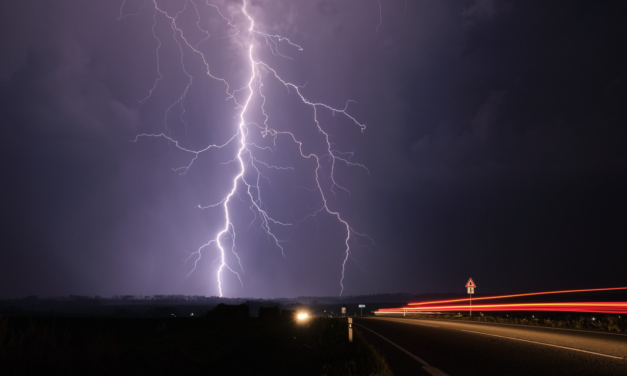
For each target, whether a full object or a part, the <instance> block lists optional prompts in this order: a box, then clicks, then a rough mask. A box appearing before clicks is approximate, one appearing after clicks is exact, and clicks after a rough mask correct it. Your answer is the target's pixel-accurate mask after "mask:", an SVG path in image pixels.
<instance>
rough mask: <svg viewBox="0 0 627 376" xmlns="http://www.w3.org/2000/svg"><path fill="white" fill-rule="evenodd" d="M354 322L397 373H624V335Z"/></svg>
mask: <svg viewBox="0 0 627 376" xmlns="http://www.w3.org/2000/svg"><path fill="white" fill-rule="evenodd" d="M354 323H355V328H356V329H357V330H360V331H361V332H362V333H363V334H364V335H365V336H366V338H367V340H368V341H369V342H370V343H372V344H374V345H375V347H377V348H378V349H379V350H380V351H381V352H382V353H383V354H384V355H385V356H386V357H387V359H388V362H389V364H390V366H391V368H392V370H393V371H394V374H395V375H432V376H436V375H440V376H444V375H449V376H462V375H482V376H487V375H499V376H504V375H507V376H509V375H512V376H513V375H525V376H529V375H568V376H574V375H594V376H597V375H599V376H600V375H613V376H619V375H627V335H623V334H611V333H598V332H589V331H580V330H568V329H554V328H540V327H528V326H521V325H503V324H492V323H478V322H463V321H452V320H427V319H403V318H359V317H357V318H354ZM382 337H383V338H382Z"/></svg>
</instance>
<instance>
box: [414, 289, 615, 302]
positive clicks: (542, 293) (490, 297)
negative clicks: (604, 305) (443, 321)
mask: <svg viewBox="0 0 627 376" xmlns="http://www.w3.org/2000/svg"><path fill="white" fill-rule="evenodd" d="M616 290H627V287H610V288H602V289H583V290H560V291H544V292H529V293H525V294H513V295H496V296H483V297H480V298H473V299H472V300H488V299H505V298H518V297H521V296H535V295H549V294H568V293H577V292H593V291H616ZM464 301H468V298H462V299H451V300H434V301H429V302H418V303H408V304H407V305H410V306H411V305H426V304H440V303H455V302H464Z"/></svg>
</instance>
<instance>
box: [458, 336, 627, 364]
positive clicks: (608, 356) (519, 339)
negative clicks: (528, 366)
mask: <svg viewBox="0 0 627 376" xmlns="http://www.w3.org/2000/svg"><path fill="white" fill-rule="evenodd" d="M458 330H459V331H461V332H468V333H475V334H483V335H484V336H490V337H499V338H507V339H513V340H515V341H521V342H529V343H535V344H537V345H544V346H550V347H558V348H560V349H566V350H572V351H579V352H584V353H587V354H593V355H599V356H605V357H607V358H614V359H620V360H625V358H623V357H620V356H614V355H608V354H601V353H598V352H594V351H588V350H582V349H576V348H574V347H566V346H560V345H553V344H550V343H545V342H537V341H531V340H528V339H521V338H515V337H507V336H501V335H498V334H488V333H483V332H475V331H472V330H464V329H458Z"/></svg>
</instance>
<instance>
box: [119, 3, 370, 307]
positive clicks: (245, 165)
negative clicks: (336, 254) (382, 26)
mask: <svg viewBox="0 0 627 376" xmlns="http://www.w3.org/2000/svg"><path fill="white" fill-rule="evenodd" d="M147 2H148V0H147ZM125 3H126V0H124V2H123V3H122V6H121V7H120V17H119V18H118V20H123V19H124V18H126V17H127V16H129V15H124V13H123V10H124V8H125ZM150 3H151V4H152V8H153V11H154V13H153V24H152V35H153V37H154V38H155V40H156V41H157V48H156V52H155V53H156V56H157V61H156V63H157V78H156V80H155V81H154V84H153V86H152V88H151V89H150V90H148V94H147V95H146V97H145V98H143V99H142V100H141V101H140V103H141V104H142V105H143V104H144V103H145V102H146V101H148V100H150V99H151V97H152V96H153V93H154V92H155V91H156V90H157V88H158V87H159V85H160V82H161V81H162V80H163V78H164V74H163V73H162V70H161V65H160V56H161V54H162V51H161V47H162V45H163V42H162V40H161V37H159V36H158V34H157V32H156V31H155V30H156V25H157V22H160V21H161V20H162V21H164V22H166V23H167V24H168V25H169V27H170V28H171V31H172V39H173V40H174V41H175V43H176V44H177V46H178V52H179V54H180V65H181V67H182V71H183V73H184V74H185V76H186V77H187V82H186V85H185V87H184V89H183V90H182V91H181V92H180V95H179V97H178V99H177V100H176V101H174V102H173V103H171V105H170V106H169V107H168V108H167V109H166V110H165V114H164V124H165V126H164V128H165V129H164V131H163V132H161V133H143V134H138V135H137V136H136V137H135V138H134V140H132V141H133V142H138V141H139V140H140V139H143V138H158V139H164V140H165V141H166V142H167V144H168V146H169V147H171V148H172V147H173V148H175V149H177V150H179V151H182V152H184V153H186V154H188V155H189V156H190V159H189V163H187V164H185V165H182V166H179V167H177V168H173V170H174V171H176V172H178V173H180V174H186V173H187V172H188V171H189V170H190V169H191V168H192V167H193V165H194V162H195V161H196V160H197V159H198V157H199V156H200V155H201V154H203V153H206V152H209V151H211V150H213V149H222V148H225V147H226V146H229V145H237V149H236V151H235V153H234V155H233V157H232V159H231V160H230V161H228V162H227V163H234V164H236V165H237V171H236V173H235V174H234V176H232V178H231V180H230V189H229V190H228V192H226V194H225V196H223V198H222V199H221V200H220V201H219V202H216V203H213V204H210V205H206V206H202V205H198V207H199V208H200V209H220V211H221V212H222V215H223V219H222V225H221V227H220V228H219V229H218V230H217V231H216V232H215V233H214V234H213V236H211V238H210V239H209V240H208V241H207V242H206V243H205V244H202V245H201V246H200V247H199V248H198V249H197V250H196V251H194V252H192V253H190V254H189V257H188V258H187V259H186V261H189V260H193V267H192V269H191V270H190V272H189V273H190V274H191V273H192V272H194V270H195V269H196V267H197V265H198V262H199V261H200V260H201V259H202V256H203V254H204V253H205V251H206V250H207V249H209V248H210V247H214V248H215V250H217V257H216V258H215V259H214V261H213V263H212V265H215V263H218V266H217V272H216V282H217V288H218V291H219V295H220V296H223V294H224V289H225V286H224V283H225V282H224V273H225V272H230V273H232V274H234V275H235V276H237V278H238V279H239V281H240V283H241V284H242V286H243V282H242V278H241V274H240V273H243V272H244V268H243V267H242V259H241V257H240V256H239V254H238V252H237V249H236V242H235V240H236V227H235V225H234V222H233V215H234V214H233V210H232V204H233V201H234V200H235V199H236V198H238V199H240V200H244V201H245V202H247V203H248V204H249V208H250V210H251V211H252V213H253V215H254V219H253V221H252V222H251V225H252V224H253V223H254V222H255V221H256V220H259V222H260V223H261V229H262V230H263V231H264V233H265V234H266V235H267V237H268V239H269V240H270V241H271V242H272V243H273V244H274V245H275V246H276V247H277V248H278V249H280V251H281V254H282V255H283V257H285V250H284V246H283V243H285V242H286V241H287V240H286V239H283V238H282V237H280V236H279V235H278V233H279V232H278V230H279V229H280V228H290V227H291V228H295V227H296V226H298V225H299V224H301V223H303V222H304V221H306V220H308V219H310V218H315V217H316V216H318V215H320V214H323V213H324V214H327V215H329V216H331V217H333V218H335V220H336V221H337V223H338V225H339V226H341V228H343V229H344V231H345V236H344V241H343V245H342V249H343V251H342V252H343V257H342V264H341V273H340V275H339V289H340V291H339V294H340V295H342V293H343V292H344V280H345V277H346V264H347V262H348V261H349V259H351V258H352V254H351V251H352V249H351V243H353V242H354V239H355V238H356V237H363V238H366V239H368V240H369V241H371V242H372V239H371V238H370V237H369V236H368V235H366V234H363V233H359V232H356V231H355V230H354V229H353V228H352V227H351V226H350V224H349V223H348V222H347V221H346V219H344V217H343V216H342V215H341V213H340V212H339V210H337V209H333V208H332V207H331V205H330V203H329V197H328V195H329V194H333V195H334V197H335V196H337V194H338V193H340V192H344V193H347V194H350V192H349V190H348V189H347V188H346V187H344V186H342V185H340V184H339V183H338V181H337V180H336V178H335V175H336V168H337V165H338V164H343V165H345V166H347V167H357V168H360V169H363V170H364V171H365V172H367V173H368V174H370V172H369V171H368V169H367V168H366V166H364V165H363V164H361V163H357V162H353V161H352V158H353V153H352V152H342V151H339V150H336V149H335V148H334V147H333V144H332V142H331V141H330V134H329V133H328V132H326V131H325V130H324V128H323V126H322V124H321V122H320V120H319V114H320V112H321V111H326V112H329V113H330V114H332V115H340V116H343V117H344V118H345V119H347V120H348V121H349V122H350V123H352V124H353V125H354V126H356V127H358V129H360V130H361V131H362V132H363V131H364V130H365V129H366V125H365V124H364V123H362V122H360V121H358V120H357V119H356V118H355V117H354V116H353V115H352V114H351V113H350V112H349V105H351V104H354V103H355V102H354V101H352V100H348V101H346V103H345V105H344V107H334V106H331V105H328V104H325V103H322V102H316V101H311V100H309V99H308V98H307V97H306V96H305V95H304V94H303V90H304V87H302V86H299V85H296V84H294V83H292V82H289V81H287V80H285V79H283V78H282V77H281V75H280V74H279V72H278V71H277V70H276V69H275V68H273V67H272V66H271V65H270V64H269V63H267V62H265V61H262V60H261V58H260V57H259V56H260V54H259V53H258V50H260V49H261V48H267V49H268V50H269V51H270V53H271V54H272V55H273V56H275V57H280V58H286V59H291V57H289V56H287V55H286V54H285V52H282V51H280V49H279V47H280V46H285V47H286V48H288V49H293V50H296V51H302V50H303V47H301V46H300V45H298V44H296V43H295V42H293V41H291V40H290V39H289V38H287V37H284V36H281V35H277V34H271V33H267V32H265V31H262V29H261V28H260V27H259V26H258V25H257V22H256V21H255V19H254V17H253V15H252V14H251V13H250V9H249V4H248V2H247V1H245V0H244V1H243V2H242V3H240V4H239V5H237V6H235V8H236V9H235V10H234V11H233V12H231V14H230V16H229V17H227V16H225V14H228V12H226V11H224V10H221V9H220V7H218V6H217V5H215V4H213V3H210V2H209V0H205V1H204V2H203V1H200V0H198V1H194V0H185V1H184V6H183V8H182V9H180V10H179V11H178V12H172V11H167V10H165V9H164V8H163V7H160V6H159V4H158V3H157V0H150ZM190 4H191V6H190ZM379 5H380V3H379ZM145 6H146V3H144V6H142V9H143V8H144V7H145ZM231 6H233V5H231ZM205 9H209V11H211V12H213V14H215V15H216V16H217V17H219V19H221V20H222V21H223V22H224V24H226V25H227V26H228V28H229V30H230V31H229V33H228V34H227V35H226V36H223V37H221V38H236V37H237V38H238V40H237V42H236V43H238V45H239V46H240V47H241V48H242V49H243V51H245V52H246V53H245V58H246V65H247V72H246V73H245V74H246V75H247V76H246V80H245V82H246V85H244V86H243V87H241V88H238V89H233V88H232V87H231V85H230V84H229V83H228V82H227V80H226V79H225V78H222V77H219V76H217V75H214V74H213V73H212V71H211V69H210V65H209V63H208V59H207V56H206V55H205V53H204V52H203V51H202V50H201V49H200V48H201V45H202V44H203V43H204V42H205V41H206V40H208V39H209V38H210V37H212V36H211V34H210V33H209V31H208V30H206V29H203V28H202V27H201V18H202V17H201V10H205ZM140 11H141V10H140ZM190 11H191V12H195V19H196V22H195V25H196V28H197V29H198V31H200V33H201V34H203V38H202V39H200V40H199V41H196V42H195V43H194V41H193V40H192V39H193V38H192V37H190V36H188V35H187V34H186V32H185V31H184V30H185V29H184V28H183V25H181V21H180V19H179V18H180V17H181V15H182V14H184V13H185V12H190ZM130 15H135V14H130ZM241 24H244V25H246V28H245V29H244V28H243V27H241V26H240V25H241ZM240 29H241V30H240ZM377 32H378V26H377ZM242 35H245V38H242ZM242 39H243V40H244V42H241V40H242ZM186 54H188V55H186ZM192 57H193V58H194V59H196V61H199V62H200V64H202V66H203V67H204V73H205V74H206V75H207V77H209V78H210V79H212V80H214V81H216V82H217V83H219V84H220V85H223V87H224V93H225V99H226V100H227V101H230V102H232V103H234V104H235V106H236V109H237V111H238V115H237V124H236V125H235V127H234V131H233V133H232V135H231V137H230V138H228V139H226V140H224V141H223V142H221V143H215V144H209V145H206V146H205V147H203V148H201V149H194V148H192V147H190V146H188V145H189V140H187V142H184V141H182V140H180V139H177V138H175V137H173V136H172V133H171V131H170V128H169V126H168V115H169V113H170V112H171V111H172V110H173V109H174V108H175V107H177V106H178V108H179V109H180V116H179V121H180V122H181V123H182V124H183V125H184V126H185V127H187V123H186V122H185V120H184V117H185V114H186V111H185V105H184V104H185V101H186V98H187V95H188V93H189V89H190V87H191V86H192V85H194V75H193V74H192V73H191V72H192V70H191V69H188V64H190V63H189V61H190V60H191V58H192ZM268 80H273V81H274V83H278V84H280V85H282V86H283V87H284V88H285V89H286V90H287V91H288V92H289V93H290V94H292V93H293V94H295V95H296V96H297V98H298V99H299V100H300V102H301V103H302V104H303V105H305V106H307V107H308V108H309V109H310V110H311V116H312V120H313V124H314V125H315V127H316V130H317V132H318V134H319V135H321V137H322V140H324V149H325V150H324V152H323V153H314V152H305V151H304V150H305V145H306V144H307V141H306V140H301V139H299V138H298V137H297V136H296V135H295V134H294V133H293V132H290V131H286V130H277V129H275V128H273V127H272V126H271V125H270V124H271V119H270V117H269V115H268V113H267V111H266V102H267V101H268V100H270V99H269V98H268V94H267V93H266V92H265V91H264V89H265V85H266V84H267V83H268ZM253 103H260V104H259V105H258V107H259V108H258V110H259V111H260V112H261V114H262V118H263V121H260V122H254V121H253V120H252V115H251V114H250V112H251V111H252V107H253ZM264 139H266V140H269V141H270V142H266V143H265V144H264V143H263V142H262V141H263V140H264ZM278 139H286V140H288V141H290V142H292V143H293V144H294V145H295V146H296V147H297V150H298V152H299V154H300V157H301V158H303V159H304V160H309V161H312V162H313V175H314V181H315V186H314V187H313V188H310V189H309V188H308V190H309V191H310V192H315V193H316V194H317V196H318V197H319V204H318V205H317V206H316V207H314V208H313V209H312V211H311V213H309V214H308V215H306V216H305V217H303V218H301V219H300V220H299V221H296V222H295V223H292V222H289V221H285V220H278V219H276V218H275V217H273V216H272V215H270V213H269V209H268V207H267V206H266V205H265V203H264V201H263V199H262V188H261V180H262V179H265V180H268V181H270V179H269V178H268V177H267V176H266V175H265V174H264V171H265V170H275V171H285V170H293V167H290V166H277V165H274V164H270V163H268V162H266V161H264V159H263V158H262V155H263V152H267V151H270V152H273V151H274V150H276V145H277V140H278ZM256 140H261V141H256ZM327 174H328V176H327ZM327 179H328V181H330V187H329V188H327V189H325V185H324V183H323V182H324V181H327ZM231 257H234V258H235V259H237V263H238V264H239V269H236V268H235V267H234V266H233V264H232V263H230V262H229V258H231ZM355 262H356V261H355ZM188 275H189V274H188Z"/></svg>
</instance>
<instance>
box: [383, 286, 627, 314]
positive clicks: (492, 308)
mask: <svg viewBox="0 0 627 376" xmlns="http://www.w3.org/2000/svg"><path fill="white" fill-rule="evenodd" d="M619 290H627V287H611V288H599V289H581V290H560V291H544V292H533V293H525V294H511V295H497V296H485V297H480V298H473V300H475V301H477V300H489V299H505V298H517V297H527V296H537V295H549V294H567V293H582V292H600V291H619ZM468 300H469V299H468V298H463V299H449V300H434V301H427V302H415V303H408V306H406V307H401V308H383V309H380V310H379V311H378V312H379V313H382V314H385V313H401V312H459V311H466V310H468V309H469V306H468V305H459V304H457V305H454V304H453V305H452V304H447V303H459V302H467V301H468ZM472 308H473V309H476V310H479V311H483V312H505V311H521V312H524V311H543V312H581V313H607V314H627V302H548V303H547V302H545V303H502V304H479V305H473V306H472Z"/></svg>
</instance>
